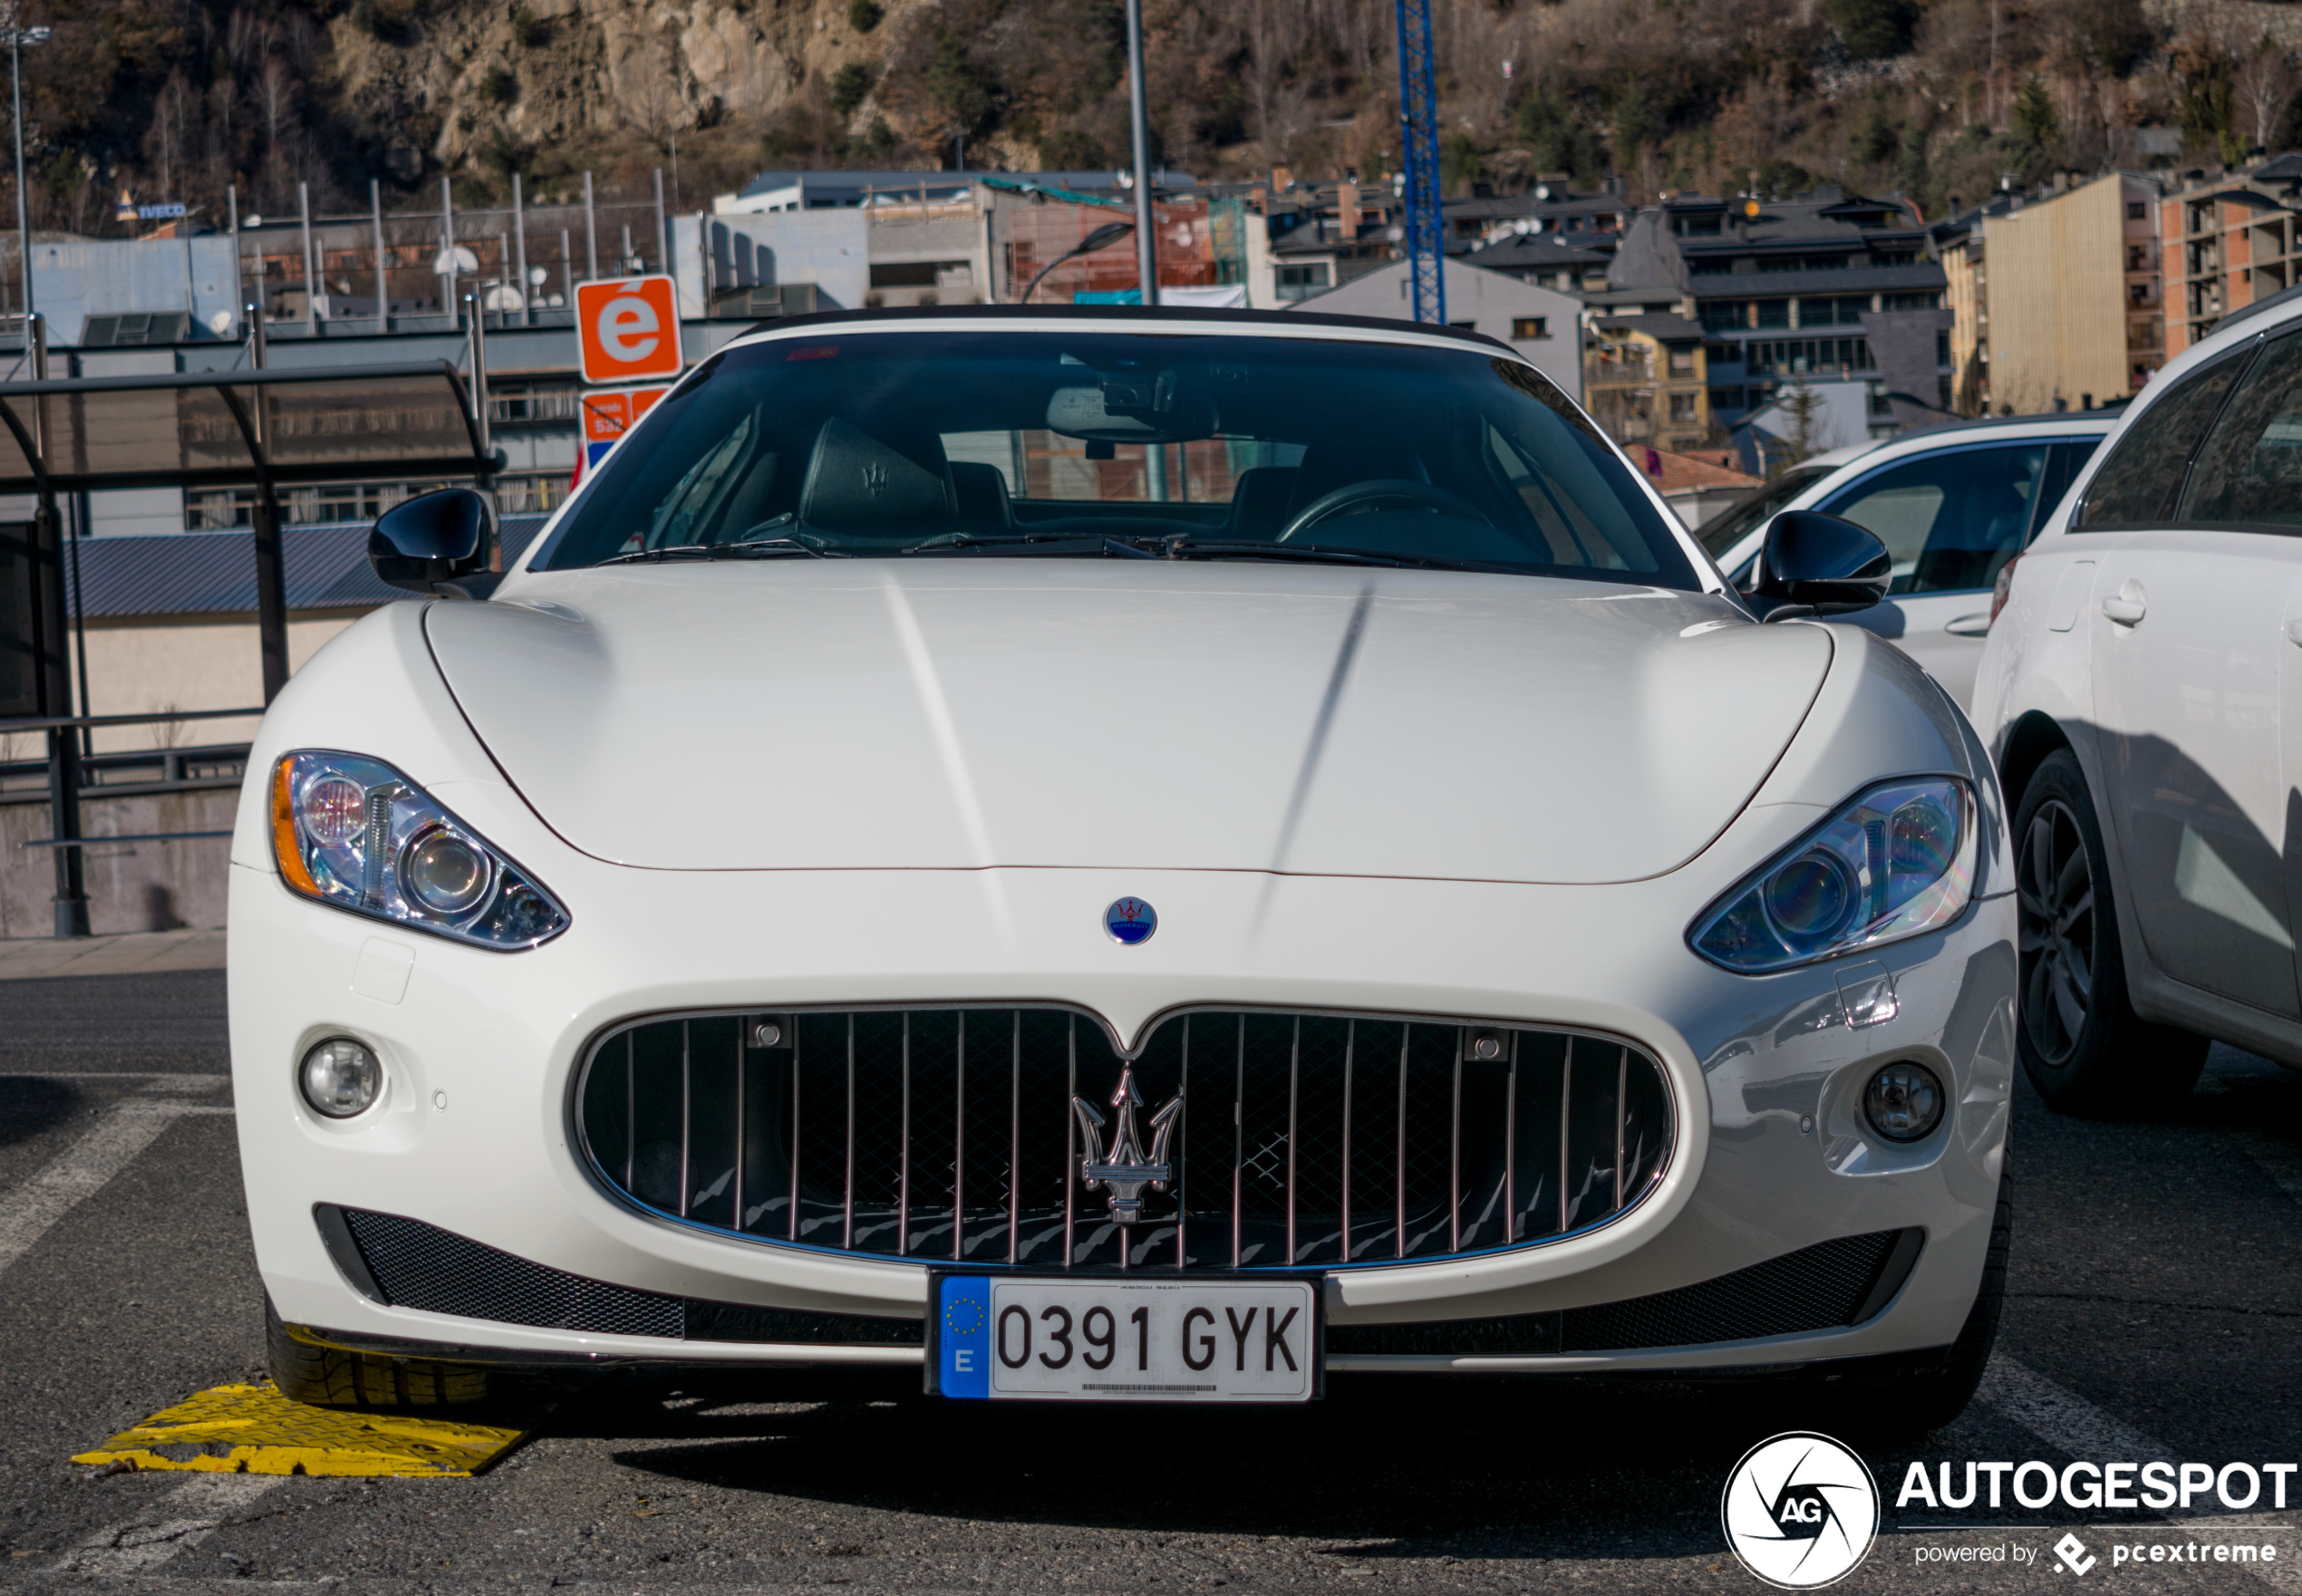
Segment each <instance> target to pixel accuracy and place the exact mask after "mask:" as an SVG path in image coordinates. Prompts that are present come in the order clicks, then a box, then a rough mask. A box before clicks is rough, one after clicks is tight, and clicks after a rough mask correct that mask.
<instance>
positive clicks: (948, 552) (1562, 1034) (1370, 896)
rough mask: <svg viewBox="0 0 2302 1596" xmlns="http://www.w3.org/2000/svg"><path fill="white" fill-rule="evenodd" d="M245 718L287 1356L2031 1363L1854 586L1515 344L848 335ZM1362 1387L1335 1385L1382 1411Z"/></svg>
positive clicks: (1763, 1374)
mask: <svg viewBox="0 0 2302 1596" xmlns="http://www.w3.org/2000/svg"><path fill="white" fill-rule="evenodd" d="M492 534H493V511H492V509H491V508H489V506H488V501H487V500H486V499H484V498H481V497H480V496H479V495H478V494H476V493H473V492H470V491H468V490H463V489H450V490H447V491H445V492H441V493H438V494H432V495H429V496H427V497H425V498H420V499H415V500H411V501H410V502H408V503H407V504H405V505H402V506H401V507H400V508H398V509H396V510H394V511H392V513H391V514H389V515H387V516H386V517H384V518H383V520H382V522H381V523H379V525H378V527H377V528H376V532H375V537H374V543H373V553H374V558H375V562H376V566H377V568H378V570H379V571H380V572H382V574H383V575H384V576H386V577H387V578H388V579H391V580H392V581H395V582H397V583H399V584H400V585H403V586H407V587H409V588H411V589H413V590H415V591H416V592H418V593H420V594H422V595H426V597H427V598H428V599H429V602H417V603H405V604H398V605H389V606H386V607H385V608H383V609H382V610H380V611H378V612H377V613H375V614H372V615H370V616H368V617H367V618H366V619H365V620H363V621H362V622H361V623H360V624H357V625H356V626H354V627H353V628H351V629H350V630H349V631H347V632H346V633H344V634H343V635H342V636H340V637H339V638H337V639H336V640H335V641H334V642H333V643H330V644H329V645H328V646H327V647H326V649H324V651H323V652H322V653H320V654H319V655H318V656H317V657H316V658H314V660H313V661H312V663H310V664H308V665H307V666H305V668H304V670H303V671H302V672H299V673H298V674H297V676H296V677H295V681H294V682H292V683H291V684H290V685H289V687H288V688H287V690H286V691H285V692H284V693H282V694H281V695H280V697H279V700H278V701H277V702H276V704H275V705H274V706H273V708H272V710H271V712H270V713H269V714H268V715H267V716H266V719H265V721H264V725H263V730H262V732H261V735H260V737H259V738H258V740H257V742H256V748H255V750H254V751H253V754H252V755H251V758H250V762H249V766H248V769H249V770H250V773H251V774H250V776H249V779H248V785H247V791H246V793H245V795H244V797H243V799H242V803H241V808H240V813H239V823H238V828H237V832H236V834H235V840H234V844H233V854H232V857H233V865H234V869H233V873H232V895H231V932H230V938H231V946H230V966H231V968H230V983H231V984H230V991H231V1027H232V1056H233V1067H234V1070H235V1082H236V1086H237V1093H238V1103H239V1127H240V1146H241V1152H242V1156H243V1158H244V1160H245V1163H246V1168H247V1191H248V1199H249V1215H250V1219H251V1222H252V1224H253V1225H254V1229H255V1238H256V1253H257V1256H258V1259H259V1261H260V1262H261V1265H262V1271H263V1277H264V1282H265V1287H266V1291H267V1293H268V1295H269V1299H270V1301H269V1307H270V1323H271V1347H272V1362H273V1369H274V1372H275V1374H276V1377H277V1378H278V1379H279V1382H280V1384H281V1386H282V1387H283V1388H285V1389H286V1390H287V1391H288V1392H289V1393H290V1394H292V1395H294V1396H296V1397H299V1398H304V1399H306V1400H310V1401H325V1402H338V1403H350V1402H365V1403H371V1404H392V1403H425V1402H437V1401H452V1400H457V1399H459V1398H466V1397H470V1396H475V1395H478V1394H479V1393H481V1392H483V1391H484V1390H485V1389H486V1388H487V1386H488V1379H489V1378H490V1371H493V1370H501V1369H516V1368H523V1367H534V1366H538V1365H543V1366H550V1365H579V1366H580V1365H590V1366H605V1365H615V1364H622V1363H648V1362H656V1363H663V1362H670V1363H708V1364H713V1365H722V1366H724V1365H730V1364H754V1365H760V1366H770V1365H778V1364H785V1365H788V1364H794V1363H814V1364H824V1363H846V1364H891V1365H907V1366H911V1367H914V1368H917V1369H921V1371H922V1373H923V1375H924V1379H925V1381H926V1383H927V1386H928V1388H930V1389H933V1390H935V1391H938V1392H940V1393H941V1394H942V1395H943V1397H945V1398H954V1399H962V1400H999V1399H1013V1398H1020V1399H1036V1400H1088V1401H1095V1400H1101V1401H1212V1402H1231V1401H1239V1402H1269V1401H1298V1400H1303V1399H1307V1398H1313V1397H1316V1396H1319V1395H1320V1394H1322V1393H1324V1392H1325V1391H1327V1390H1328V1377H1329V1376H1330V1375H1337V1376H1345V1377H1348V1376H1349V1374H1351V1373H1353V1372H1356V1371H1362V1370H1388V1371H1408V1372H1424V1371H1427V1372H1430V1373H1434V1374H1436V1373H1444V1372H1446V1371H1450V1370H1485V1371H1517V1372H1521V1373H1523V1374H1525V1375H1527V1376H1536V1375H1543V1374H1552V1373H1577V1374H1591V1373H1601V1374H1605V1373H1615V1372H1624V1373H1644V1372H1653V1371H1659V1370H1668V1371H1677V1372H1681V1373H1709V1374H1717V1375H1730V1374H1734V1373H1736V1372H1737V1371H1747V1372H1748V1373H1749V1374H1751V1376H1752V1377H1753V1378H1773V1379H1795V1380H1810V1381H1811V1380H1814V1377H1816V1376H1821V1375H1827V1376H1831V1377H1835V1378H1834V1379H1833V1382H1832V1385H1831V1388H1833V1389H1834V1390H1848V1389H1857V1388H1859V1389H1862V1390H1865V1391H1870V1392H1872V1393H1873V1395H1874V1397H1875V1402H1876V1406H1877V1407H1878V1408H1879V1411H1878V1412H1877V1413H1876V1414H1875V1415H1874V1416H1873V1417H1879V1418H1881V1419H1891V1420H1895V1421H1898V1422H1901V1423H1903V1424H1905V1425H1930V1424H1933V1423H1936V1422H1939V1421H1941V1420H1943V1419H1946V1418H1947V1417H1949V1416H1950V1415H1953V1414H1955V1413H1956V1412H1957V1411H1958V1410H1959V1408H1960V1407H1963V1406H1964V1404H1965V1403H1966V1401H1967V1399H1968V1396H1969V1395H1970V1394H1971V1392H1972V1390H1973V1388H1974V1384H1975V1381H1976V1380H1977V1378H1978V1377H1979V1373H1980V1369H1981V1366H1982V1361H1983V1359H1984V1357H1985V1355H1986V1354H1987V1352H1988V1348H1989V1343H1990V1340H1991V1337H1992V1335H1993V1333H1994V1330H1995V1326H1996V1323H1997V1311H1998V1302H1999V1297H2000V1290H2001V1278H2002V1270H2003V1262H2004V1256H2005V1247H2006V1236H2007V1199H2006V1190H2007V1186H2006V1175H2005V1157H2006V1141H2007V1114H2008V1091H2009V1083H2010V1079H2011V1071H2012V1068H2013V1064H2014V1057H2015V1040H2014V1030H2013V1024H2014V1014H2015V990H2016V949H2015V912H2014V900H2013V897H2012V895H2011V885H2012V882H2011V877H2010V875H2009V869H2008V865H2007V844H2006V838H2005V835H2004V822H2003V817H2002V816H2001V814H2000V812H1999V800H1998V795H1997V787H1996V784H1995V782H1994V780H1993V779H1992V776H1991V773H1990V767H1989V762H1988V759H1987V757H1986V756H1985V754H1984V751H1983V750H1982V748H1981V746H1980V745H1979V744H1978V742H1977V740H1976V739H1975V736H1974V734H1973V732H1972V731H1971V730H1970V729H1969V728H1968V725H1967V722H1966V721H1965V720H1964V719H1963V718H1962V717H1961V715H1960V714H1959V711H1958V710H1957V709H1956V708H1954V707H1953V706H1952V705H1951V703H1950V702H1949V700H1948V699H1946V698H1945V696H1944V695H1943V693H1942V692H1940V691H1939V689H1938V688H1937V687H1936V686H1935V685H1934V684H1933V683H1932V682H1930V681H1929V680H1928V679H1927V677H1926V676H1925V675H1924V674H1923V673H1921V672H1920V671H1919V670H1918V668H1917V667H1916V666H1914V665H1913V664H1911V663H1910V661H1909V660H1908V659H1906V658H1905V657H1904V656H1903V655H1901V653H1897V652H1896V651H1895V649H1894V648H1893V647H1892V646H1891V644H1888V643H1883V642H1881V640H1879V639H1878V638H1876V637H1874V636H1872V634H1869V633H1867V632H1864V631H1862V630H1861V629H1859V628H1857V627H1853V626H1847V625H1833V624H1827V623H1826V622H1824V621H1823V620H1821V619H1820V618H1819V617H1822V616H1826V615H1828V614H1834V613H1840V612H1844V611H1848V610H1852V609H1857V608H1860V607H1862V605H1866V604H1869V603H1873V602H1875V601H1876V599H1877V596H1878V595H1879V594H1880V593H1881V592H1882V591H1883V590H1884V586H1885V583H1886V580H1887V565H1886V559H1885V555H1884V551H1883V550H1882V549H1881V547H1879V545H1878V544H1877V542H1876V541H1875V540H1874V539H1872V537H1870V535H1869V534H1867V533H1865V532H1862V530H1861V529H1860V528H1859V527H1852V526H1851V525H1849V524H1848V523H1845V522H1843V521H1837V520H1834V519H1833V518H1831V517H1822V516H1814V515H1811V514H1789V515H1785V516H1784V517H1780V518H1779V520H1778V522H1777V524H1776V525H1775V527H1774V528H1773V531H1772V532H1771V534H1770V537H1769V540H1768V544H1767V548H1766V552H1765V556H1764V557H1765V565H1766V572H1765V576H1764V579H1763V580H1762V582H1761V583H1760V585H1759V589H1758V593H1757V595H1756V597H1755V598H1754V599H1753V600H1751V601H1750V605H1754V606H1756V609H1757V610H1758V611H1760V612H1761V613H1763V614H1764V616H1765V619H1763V620H1762V619H1761V618H1760V615H1759V614H1754V613H1753V609H1752V608H1751V607H1746V602H1745V601H1744V600H1743V599H1741V598H1739V597H1738V596H1736V595H1735V594H1734V593H1732V592H1731V591H1730V590H1729V589H1728V587H1727V584H1726V582H1725V581H1724V580H1723V579H1722V578H1721V576H1719V573H1718V572H1717V568H1716V567H1715V566H1712V565H1711V563H1710V562H1709V561H1708V559H1707V557H1706V556H1704V555H1703V553H1702V551H1701V548H1700V547H1699V546H1698V545H1697V543H1696V542H1695V541H1694V540H1693V538H1692V537H1689V536H1688V534H1687V533H1686V532H1685V531H1684V530H1683V529H1682V528H1681V527H1679V525H1678V522H1677V520H1676V519H1675V518H1674V517H1672V516H1671V514H1670V512H1669V511H1668V509H1667V508H1665V507H1664V505H1663V504H1662V502H1661V501H1660V500H1659V498H1657V497H1656V496H1655V495H1654V493H1653V492H1652V491H1651V490H1649V488H1647V486H1646V485H1645V483H1644V482H1643V480H1642V479H1641V478H1640V477H1639V474H1638V473H1637V472H1636V471H1634V470H1632V469H1630V468H1629V467H1628V465H1627V464H1626V463H1625V462H1624V460H1623V459H1622V457H1621V456H1620V453H1619V452H1618V451H1617V450H1615V449H1614V447H1613V446H1612V445H1610V443H1608V442H1607V441H1606V440H1605V439H1604V438H1602V437H1601V434H1600V433H1599V432H1598V431H1597V430H1596V429H1595V428H1593V427H1592V425H1591V422H1590V421H1588V420H1587V419H1586V418H1585V417H1584V416H1583V414H1582V413H1581V411H1579V410H1578V409H1577V408H1576V407H1575V405H1574V404H1573V403H1572V401H1570V400H1569V399H1568V398H1567V397H1566V396H1564V395H1563V394H1562V393H1561V392H1559V391H1558V390H1557V389H1555V388H1554V387H1553V386H1552V384H1551V382H1549V381H1548V380H1547V379H1545V378H1544V377H1543V375H1542V374H1541V373H1540V372H1537V371H1536V370H1535V369H1534V368H1533V366H1531V365H1529V364H1528V363H1526V362H1525V361H1523V359H1521V358H1520V357H1519V356H1518V355H1516V354H1515V353H1513V352H1512V351H1511V350H1509V349H1508V348H1506V347H1504V345H1502V344H1499V343H1494V342H1492V341H1490V340H1487V339H1485V338H1482V337H1479V336H1477V335H1475V334H1467V333H1458V332H1453V331H1449V330H1445V329H1440V328H1422V327H1416V326H1413V325H1411V324H1398V323H1388V322H1374V321H1361V320H1354V319H1349V318H1343V317H1326V316H1319V315H1313V314H1300V313H1298V314H1285V315H1265V314H1257V313H1206V314H1197V313H1161V312H1156V311H1155V312H1147V313H1146V312H1143V311H1135V310H1117V311H1108V310H1097V311H1094V312H1092V313H1088V312H1083V311H1042V310H1038V309H1030V310H1013V309H992V310H980V311H972V312H970V311H956V312H952V311H935V312H931V313H919V312H907V313H901V314H834V315H827V316H814V317H806V318H799V319H796V320H792V321H788V322H783V323H778V324H771V325H769V326H767V327H763V328H761V329H759V330H757V331H755V332H753V333H751V334H747V335H746V336H744V337H742V338H740V339H738V340H737V341H735V342H734V343H731V344H730V345H729V346H727V347H726V348H724V349H722V350H721V351H720V352H719V353H716V354H714V355H712V356H711V358H710V359H709V360H707V361H706V362H705V363H703V364H702V365H701V366H700V367H699V368H698V369H696V370H695V371H694V372H692V373H691V374H690V375H689V376H688V377H687V379H686V380H685V381H684V382H682V383H681V384H680V385H679V387H678V388H677V390H676V391H675V392H673V393H672V394H671V395H670V396H668V397H667V398H665V399H664V400H663V402H661V403H660V404H658V405H657V406H656V407H655V409H654V410H653V411H652V412H651V413H650V414H649V416H648V417H647V419H646V421H644V422H643V424H642V425H641V426H639V427H638V428H637V429H636V430H635V431H634V434H633V435H632V437H631V438H630V439H629V440H626V441H625V442H624V443H623V444H621V445H620V446H619V447H618V448H617V449H616V450H615V451H614V454H612V455H611V456H610V457H609V458H608V459H607V460H606V461H605V464H604V466H603V467H602V469H599V470H598V471H597V472H596V473H595V475H594V476H593V477H592V478H591V479H589V480H588V481H586V482H585V485H584V487H583V488H582V490H581V491H580V492H578V493H577V494H576V496H575V497H574V498H572V499H571V500H570V501H569V503H568V504H567V505H566V508H563V509H562V510H561V511H560V513H559V514H558V515H557V517H555V519H554V520H553V522H552V524H551V525H550V527H548V528H546V531H545V532H544V533H543V535H542V536H541V537H539V538H538V540H537V543H536V544H535V545H534V547H532V549H531V550H530V551H529V552H527V554H526V555H525V556H523V557H522V558H520V559H519V560H518V561H517V569H515V570H513V571H511V572H509V573H508V574H507V575H506V576H504V577H503V578H502V579H501V581H500V584H499V585H495V586H493V588H492V591H488V595H487V596H486V597H485V598H484V599H482V600H480V601H479V602H472V593H471V591H469V590H486V589H487V588H488V583H487V581H486V580H485V579H484V578H479V576H478V575H477V574H478V573H479V572H480V571H481V570H482V569H483V568H484V566H486V564H487V561H488V548H489V545H490V539H491V537H492ZM1347 1383H1348V1381H1347V1378H1346V1380H1345V1381H1343V1382H1339V1383H1338V1385H1337V1387H1336V1389H1337V1390H1339V1391H1340V1390H1342V1389H1344V1388H1346V1386H1347Z"/></svg>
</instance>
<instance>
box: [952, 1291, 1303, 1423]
mask: <svg viewBox="0 0 2302 1596" xmlns="http://www.w3.org/2000/svg"><path fill="white" fill-rule="evenodd" d="M931 1285H932V1295H931V1297H930V1299H929V1301H930V1305H931V1308H932V1310H933V1311H931V1312H930V1314H929V1315H928V1325H929V1336H930V1341H929V1347H928V1361H927V1377H928V1381H929V1389H931V1390H933V1391H938V1392H940V1393H941V1394H942V1395H943V1396H946V1397H956V1398H968V1399H973V1400H978V1401H981V1400H1001V1399H1007V1400H1018V1401H1036V1402H1307V1401H1309V1400H1311V1398H1313V1397H1316V1396H1318V1395H1319V1393H1320V1342H1321V1340H1323V1338H1322V1337H1321V1336H1320V1324H1319V1291H1318V1288H1317V1286H1316V1285H1314V1284H1313V1283H1312V1282H1310V1281H1301V1280H1274V1281H1235V1282H1234V1281H1223V1282H1203V1281H1192V1282H1185V1281H1160V1280H1147V1279H1136V1280H1127V1279H1113V1280H1061V1279H1056V1280H1049V1279H1045V1278H1039V1279H1032V1278H1028V1277H1017V1278H1012V1279H1011V1278H1008V1277H1006V1276H1001V1275H962V1274H945V1275H938V1276H936V1277H935V1278H934V1280H933V1282H931Z"/></svg>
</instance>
